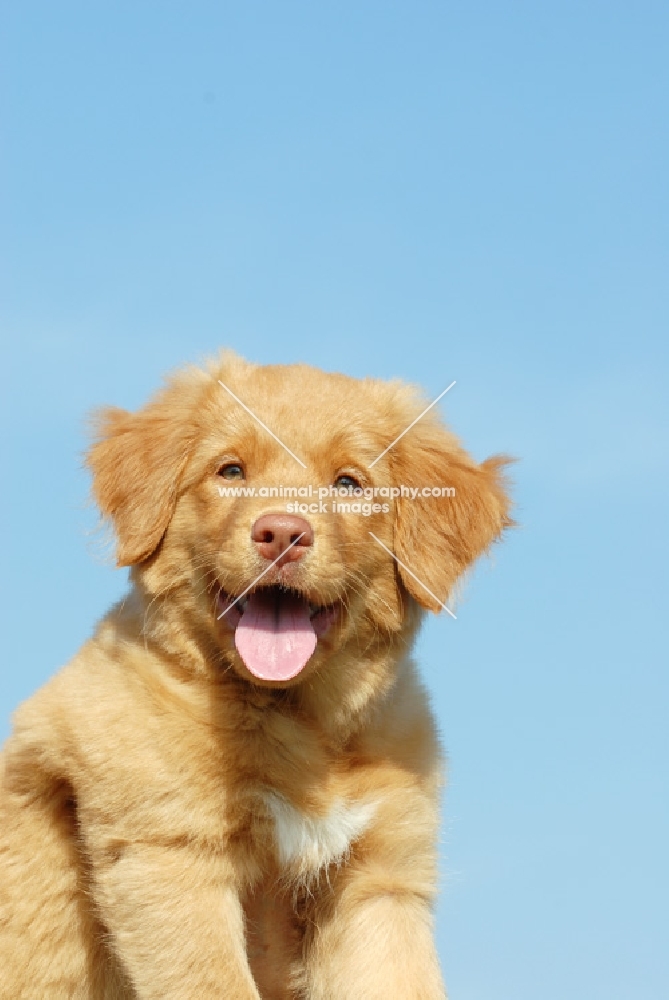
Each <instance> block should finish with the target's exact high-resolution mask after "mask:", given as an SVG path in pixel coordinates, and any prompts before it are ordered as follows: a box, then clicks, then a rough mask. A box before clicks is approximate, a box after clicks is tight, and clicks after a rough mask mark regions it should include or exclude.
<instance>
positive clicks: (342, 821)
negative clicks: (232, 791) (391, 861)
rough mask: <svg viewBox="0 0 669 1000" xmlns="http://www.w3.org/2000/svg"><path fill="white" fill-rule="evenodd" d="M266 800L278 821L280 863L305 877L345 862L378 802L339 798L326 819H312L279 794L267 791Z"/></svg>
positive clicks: (320, 817) (275, 833)
mask: <svg viewBox="0 0 669 1000" xmlns="http://www.w3.org/2000/svg"><path fill="white" fill-rule="evenodd" d="M263 800H264V802H265V805H266V806H267V808H268V809H269V811H270V813H271V815H272V818H273V820H274V837H275V843H276V852H277V857H278V860H279V862H280V864H281V865H283V866H286V867H293V868H296V869H297V870H298V871H299V872H300V873H301V874H307V873H309V874H312V873H313V874H315V873H316V872H317V871H319V870H320V869H321V868H324V867H326V866H327V865H330V864H333V863H335V864H336V863H339V862H341V861H343V860H344V859H345V858H346V856H347V855H348V853H349V851H350V849H351V844H352V843H353V842H354V841H355V840H357V839H358V837H360V835H361V834H362V833H364V831H365V830H366V829H367V827H368V825H369V823H370V822H371V819H372V817H373V815H374V812H375V810H376V803H374V802H370V801H358V802H346V801H344V800H343V799H337V800H335V802H334V803H333V804H332V806H331V807H330V810H329V811H328V812H327V813H326V814H325V815H324V816H311V815H309V814H308V813H303V812H301V810H299V809H296V808H295V806H293V805H291V804H290V802H288V800H287V799H285V798H284V797H283V796H282V795H279V793H278V792H270V791H266V792H264V793H263Z"/></svg>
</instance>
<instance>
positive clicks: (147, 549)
mask: <svg viewBox="0 0 669 1000" xmlns="http://www.w3.org/2000/svg"><path fill="white" fill-rule="evenodd" d="M179 416H180V414H179V406H178V404H177V405H173V406H172V407H170V405H169V401H168V400H161V401H159V402H153V403H149V405H148V406H146V407H145V408H144V409H143V410H139V411H138V412H137V413H129V412H127V411H126V410H121V409H118V408H116V407H108V408H106V409H102V410H99V411H97V412H96V413H95V414H94V415H93V427H94V432H95V437H96V439H97V440H96V441H95V443H94V444H93V446H92V447H91V448H90V450H89V452H88V454H87V456H86V465H87V466H88V468H89V469H90V470H91V472H92V474H93V495H94V497H95V500H96V502H97V504H98V507H99V508H100V511H101V512H102V514H103V515H104V516H105V517H108V518H110V519H111V521H112V523H113V525H114V531H115V534H116V539H117V551H116V554H117V558H116V563H117V565H118V566H132V565H134V564H136V563H140V562H142V561H143V560H144V559H147V558H148V556H150V555H151V554H152V553H153V552H154V551H155V549H156V548H157V547H158V545H159V544H160V541H161V539H162V537H163V535H164V534H165V531H166V530H167V526H168V524H169V522H170V519H171V517H172V514H173V513H174V508H175V504H176V499H177V492H178V485H179V480H180V477H181V474H182V472H183V470H184V467H185V464H186V461H187V458H188V453H189V446H190V441H189V439H188V437H187V434H186V431H187V426H188V424H187V423H186V422H185V421H183V420H179Z"/></svg>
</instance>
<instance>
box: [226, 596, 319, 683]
mask: <svg viewBox="0 0 669 1000" xmlns="http://www.w3.org/2000/svg"><path fill="white" fill-rule="evenodd" d="M235 645H236V647H237V651H238V652H239V655H240V656H241V658H242V660H243V661H244V663H245V664H246V666H247V667H248V668H249V670H250V671H251V673H252V674H254V675H255V676H256V677H260V678H261V679H262V680H267V681H287V680H290V678H291V677H295V675H296V674H299V672H300V670H301V669H302V667H303V666H304V665H305V663H306V662H307V660H308V659H309V657H310V656H311V654H312V653H313V651H314V649H315V648H316V633H315V632H314V629H313V626H312V624H311V621H310V619H309V605H308V604H307V602H306V601H304V600H302V598H300V597H297V596H296V595H295V594H288V593H281V592H280V591H269V592H265V593H263V591H257V592H256V593H255V594H251V596H250V597H249V599H248V601H247V604H246V607H245V608H244V613H243V615H242V620H241V621H240V623H239V625H238V626H237V628H236V629H235Z"/></svg>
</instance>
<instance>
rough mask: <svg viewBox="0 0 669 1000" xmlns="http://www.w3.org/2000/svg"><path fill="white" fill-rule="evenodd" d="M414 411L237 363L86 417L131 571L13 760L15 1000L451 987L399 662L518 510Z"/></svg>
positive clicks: (418, 751)
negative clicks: (134, 404)
mask: <svg viewBox="0 0 669 1000" xmlns="http://www.w3.org/2000/svg"><path fill="white" fill-rule="evenodd" d="M424 408H425V403H424V401H423V400H421V399H420V398H419V397H418V396H417V395H416V393H415V392H414V391H413V390H412V389H411V388H409V387H407V386H404V385H402V384H400V383H396V382H391V383H384V382H380V381H375V380H371V379H365V380H362V381H359V380H356V379H352V378H348V377H346V376H344V375H338V374H324V373H322V372H320V371H317V370H315V369H313V368H309V367H307V366H305V365H294V366H270V367H258V366H255V365H251V364H248V363H246V362H244V361H242V360H241V359H239V358H236V357H235V356H232V355H229V354H224V355H221V357H220V358H219V359H217V360H215V361H212V362H210V363H209V365H208V366H207V367H206V368H205V369H199V368H193V369H188V370H184V371H182V372H180V373H178V374H177V375H176V376H174V377H173V378H172V379H171V380H170V381H169V382H168V384H167V385H166V387H165V388H164V389H163V390H162V391H161V392H160V393H159V394H158V395H157V396H156V397H155V398H154V399H152V401H150V402H149V403H148V405H147V406H146V407H145V408H144V409H142V410H140V411H139V412H138V413H135V414H132V413H128V412H126V411H124V410H120V409H107V410H104V411H103V412H101V413H100V414H98V417H97V423H96V436H95V441H94V443H93V445H92V447H91V449H90V451H89V453H88V456H87V463H88V467H89V469H90V471H91V473H92V477H93V491H94V495H95V498H96V500H97V503H98V505H99V507H100V510H101V512H102V514H103V515H104V516H105V518H107V519H109V521H110V522H111V524H112V526H113V529H114V533H115V537H116V551H117V560H118V565H119V566H128V567H130V582H131V587H130V591H129V593H128V594H127V596H126V597H125V598H124V599H123V600H122V601H121V602H120V603H119V604H118V605H117V606H116V607H114V608H113V609H112V610H111V612H110V613H109V614H108V615H107V616H106V617H105V618H104V619H103V620H102V621H101V622H100V624H99V625H98V628H97V631H96V632H95V635H94V637H93V638H92V639H91V640H90V641H89V642H87V643H86V644H85V646H84V647H83V648H82V649H81V651H80V652H79V653H78V654H77V656H75V658H74V659H73V660H72V661H71V662H70V663H69V664H68V665H67V666H66V667H65V668H64V669H62V670H61V671H60V673H58V674H57V675H56V676H54V677H53V678H52V679H51V680H50V681H49V683H47V684H46V685H45V686H44V687H43V688H42V689H41V690H39V691H38V692H37V693H36V694H35V695H34V696H33V697H32V698H30V699H29V700H28V701H27V702H26V703H25V704H23V705H22V706H21V707H20V708H19V710H18V711H17V713H16V716H15V719H14V730H13V734H12V735H11V737H10V738H9V740H8V742H7V744H6V745H5V748H4V750H3V753H2V757H1V759H0V782H1V784H0V969H1V970H2V971H1V972H0V997H1V998H2V1000H66V998H67V1000H131V998H135V1000H214V998H216V1000H221V998H227V1000H259V998H260V997H262V998H264V1000H288V998H293V1000H297V998H303V1000H392V998H397V1000H439V998H442V1000H443V998H444V997H445V992H444V987H443V984H442V978H441V974H440V970H439V965H438V961H437V956H436V951H435V947H434V943H433V939H432V915H431V906H432V903H433V900H434V896H435V887H436V880H437V877H436V847H435V843H436V836H437V824H438V795H439V788H440V783H441V765H440V751H439V745H438V739H437V735H436V731H435V725H434V721H433V719H432V716H431V714H430V711H429V707H428V704H427V699H426V695H425V692H424V690H423V688H422V686H421V684H420V681H419V680H418V678H417V676H416V672H415V669H414V666H413V664H412V662H411V659H410V651H411V646H412V642H413V640H414V637H415V634H416V630H417V628H418V625H419V623H420V620H421V617H422V616H423V614H424V609H429V610H432V611H435V612H439V611H441V610H442V608H444V607H445V606H446V602H447V600H448V595H449V594H450V593H451V592H452V588H453V585H454V584H455V582H456V580H457V579H458V577H459V576H460V574H461V573H462V572H463V571H464V570H465V569H466V568H467V567H468V566H470V565H471V563H472V562H473V561H474V560H475V559H476V558H477V556H479V555H480V554H481V553H483V552H484V551H485V550H486V549H487V548H488V547H489V545H490V544H491V543H492V542H493V541H494V540H495V539H497V538H498V537H499V536H500V534H501V533H502V531H503V530H504V529H505V528H506V527H507V526H508V525H509V524H510V523H511V521H510V518H509V500H508V497H507V491H506V487H505V484H504V480H503V476H502V467H503V464H504V459H502V458H492V459H488V460H487V461H486V462H483V464H481V465H478V464H476V463H475V462H474V461H472V459H471V458H469V457H468V455H467V454H466V453H465V452H464V451H463V450H462V448H461V447H460V445H459V444H458V442H457V441H456V439H455V438H454V437H453V435H452V434H450V433H449V432H447V431H446V430H445V429H444V427H443V426H442V425H441V424H440V423H439V421H438V419H437V418H436V417H435V415H434V411H433V410H431V411H430V412H429V413H426V414H425V415H424V416H422V417H421V419H419V420H418V421H417V422H415V423H414V421H416V418H417V417H418V416H419V415H420V413H421V411H422V410H424ZM412 424H413V426H410V425H412ZM407 428H410V429H409V430H407ZM405 432H406V433H405ZM310 488H311V496H310V495H309V493H310ZM444 488H445V489H444ZM435 489H438V490H439V492H440V494H444V495H440V496H438V497H437V496H435V495H434V494H435ZM235 493H236V494H237V495H235ZM426 494H429V495H426ZM335 505H336V506H335Z"/></svg>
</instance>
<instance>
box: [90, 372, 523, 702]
mask: <svg viewBox="0 0 669 1000" xmlns="http://www.w3.org/2000/svg"><path fill="white" fill-rule="evenodd" d="M424 409H425V403H424V401H423V400H421V399H420V398H419V397H418V395H417V394H416V393H415V391H414V390H413V389H411V388H410V387H408V386H405V385H403V384H401V383H396V382H390V383H386V382H381V381H376V380H369V379H365V380H356V379H353V378H349V377H347V376H344V375H337V374H325V373H323V372H320V371H317V370H315V369H313V368H309V367H307V366H305V365H292V366H267V367H260V366H255V365H251V364H248V363H246V362H244V361H242V360H240V359H239V358H236V357H234V356H232V355H228V354H226V355H223V356H222V357H221V359H220V360H218V361H216V362H211V363H210V364H209V366H208V368H207V369H206V370H203V369H188V370H185V371H183V372H181V373H179V374H177V375H176V376H175V377H174V378H173V379H172V380H171V381H170V382H169V383H168V384H167V386H166V388H164V389H163V390H162V391H161V392H160V393H159V394H158V395H157V396H156V397H155V398H154V399H153V400H152V401H151V402H149V404H148V405H147V406H146V407H145V408H144V409H142V410H140V411H139V412H137V413H128V412H126V411H124V410H118V409H108V410H104V411H102V412H101V413H100V414H98V416H97V420H96V441H95V443H94V444H93V446H92V448H91V450H90V452H89V454H88V459H87V461H88V465H89V468H90V469H91V471H92V474H93V491H94V495H95V498H96V500H97V503H98V505H99V507H100V509H101V511H102V513H103V514H104V515H105V516H106V517H108V518H110V519H111V521H112V523H113V526H114V530H115V534H116V539H117V559H118V564H119V565H121V566H132V567H133V574H134V577H135V579H136V582H137V583H138V585H139V587H140V589H141V590H142V592H143V593H144V594H145V595H146V598H147V601H148V602H149V603H150V604H151V607H152V608H153V611H152V615H153V618H152V619H151V620H156V621H159V620H160V618H161V615H162V617H164V616H165V615H170V614H171V615H172V616H173V618H174V616H176V617H178V620H179V629H180V631H181V633H182V634H185V635H187V636H188V637H189V640H190V641H191V642H192V643H196V644H199V648H201V649H203V650H207V651H208V654H207V655H208V656H209V658H211V655H212V650H215V658H216V659H217V661H218V663H219V665H220V664H225V665H227V666H233V667H234V668H235V670H236V671H237V673H238V674H240V675H241V676H242V677H244V678H246V679H247V680H249V681H252V682H253V683H255V684H259V685H265V686H267V685H269V686H278V687H286V686H291V685H293V684H296V683H299V682H300V681H301V680H303V679H304V678H305V677H307V676H309V675H311V674H312V672H314V671H317V670H319V668H323V669H326V668H329V667H330V665H332V664H337V663H339V664H340V665H341V664H342V663H343V662H344V660H345V662H346V663H347V664H350V663H351V662H353V663H361V662H363V661H364V659H365V656H366V655H367V654H368V653H369V651H370V650H377V651H378V649H379V647H382V648H383V647H384V646H385V647H389V646H393V647H396V646H397V645H398V644H400V645H401V644H402V643H403V642H406V639H407V637H408V635H409V633H411V632H412V631H413V628H414V627H415V624H416V622H417V620H418V617H419V614H418V612H419V610H420V608H426V609H430V610H432V611H439V610H441V608H442V607H444V606H446V605H447V602H448V598H449V594H450V593H451V591H452V588H453V585H454V584H455V582H456V580H457V579H458V577H459V576H460V574H461V573H462V572H463V571H464V570H465V569H466V568H467V567H468V566H469V565H470V564H471V563H472V562H473V561H474V560H475V559H476V558H477V556H479V555H480V554H481V553H483V552H484V551H485V550H486V549H487V548H488V547H489V545H490V544H491V543H492V542H493V541H494V540H495V539H496V538H498V537H499V535H500V534H501V532H502V531H503V529H504V528H505V527H506V526H508V525H509V524H510V523H511V522H510V519H509V514H508V510H509V501H508V497H507V494H506V491H505V486H504V482H503V478H502V465H503V464H504V460H503V459H500V458H493V459H488V460H487V461H486V462H484V463H483V464H481V465H478V464H476V463H475V462H474V461H473V460H472V459H471V458H470V457H469V456H468V455H467V454H466V453H465V452H464V451H463V450H462V448H461V447H460V446H459V444H458V442H457V441H456V439H455V438H454V436H453V435H452V434H450V433H449V432H448V431H447V430H446V429H445V428H444V427H443V426H442V425H441V424H440V422H439V421H438V419H437V418H436V417H435V415H434V411H433V410H432V411H430V412H429V413H426V414H425V415H424V416H423V417H422V418H421V419H420V420H418V421H416V422H415V423H413V422H414V421H415V420H416V418H417V417H418V416H419V414H420V413H421V411H422V410H424ZM412 424H413V426H410V425H412ZM407 428H410V429H408V430H407ZM437 494H438V495H437ZM148 606H149V605H148V604H147V607H148ZM158 609H159V610H158ZM147 621H148V616H147ZM149 627H150V625H149V624H147V628H149ZM157 628H158V631H157V632H156V635H158V634H159V631H160V630H159V627H158V626H157ZM344 654H345V655H344Z"/></svg>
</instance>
